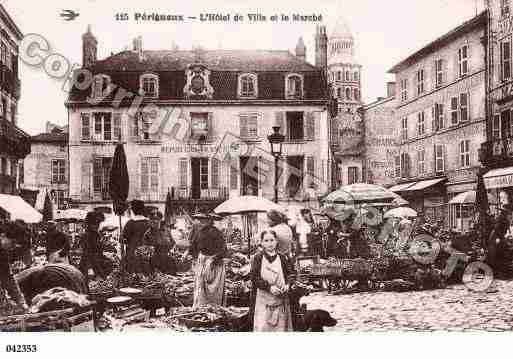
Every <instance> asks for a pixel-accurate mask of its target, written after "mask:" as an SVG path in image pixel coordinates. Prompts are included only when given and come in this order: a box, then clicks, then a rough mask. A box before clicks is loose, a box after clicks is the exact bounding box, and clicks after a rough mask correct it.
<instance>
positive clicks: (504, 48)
mask: <svg viewBox="0 0 513 359" xmlns="http://www.w3.org/2000/svg"><path fill="white" fill-rule="evenodd" d="M500 57H501V60H500V61H501V63H500V66H501V78H502V80H503V81H507V80H509V79H510V78H511V38H508V39H507V40H506V41H503V42H501V44H500Z"/></svg>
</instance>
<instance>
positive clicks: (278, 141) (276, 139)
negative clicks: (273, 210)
mask: <svg viewBox="0 0 513 359" xmlns="http://www.w3.org/2000/svg"><path fill="white" fill-rule="evenodd" d="M273 131H274V132H273V133H272V134H271V135H269V136H267V140H268V141H269V143H270V144H271V154H272V155H273V157H274V202H275V203H278V160H279V159H280V157H281V154H282V146H283V142H284V141H285V136H283V135H282V134H281V133H280V126H273Z"/></svg>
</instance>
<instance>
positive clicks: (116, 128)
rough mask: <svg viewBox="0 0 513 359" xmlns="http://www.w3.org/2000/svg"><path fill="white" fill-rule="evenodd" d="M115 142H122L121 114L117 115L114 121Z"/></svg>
mask: <svg viewBox="0 0 513 359" xmlns="http://www.w3.org/2000/svg"><path fill="white" fill-rule="evenodd" d="M113 126H114V128H113V135H114V137H113V140H115V141H119V140H121V113H115V114H114V119H113Z"/></svg>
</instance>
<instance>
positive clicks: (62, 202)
mask: <svg viewBox="0 0 513 359" xmlns="http://www.w3.org/2000/svg"><path fill="white" fill-rule="evenodd" d="M46 127H47V129H48V130H49V131H47V132H44V133H41V134H39V135H36V136H32V137H31V145H30V148H31V152H30V154H29V155H28V156H27V157H26V158H25V160H24V176H23V177H24V183H23V189H25V190H28V191H37V195H38V196H37V197H38V198H37V199H38V200H37V201H36V207H38V206H42V204H43V202H44V196H45V194H46V193H49V194H50V196H51V198H52V199H53V202H54V204H55V206H56V209H64V208H66V207H67V205H68V197H69V190H68V185H69V161H68V133H67V129H65V128H64V129H63V128H59V127H56V126H51V125H48V124H47V126H46ZM38 209H42V208H38Z"/></svg>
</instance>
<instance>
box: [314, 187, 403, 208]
mask: <svg viewBox="0 0 513 359" xmlns="http://www.w3.org/2000/svg"><path fill="white" fill-rule="evenodd" d="M396 197H397V196H396V195H395V194H394V193H393V192H391V191H389V190H388V189H386V188H384V187H382V186H378V185H375V184H369V183H354V184H351V185H347V186H342V187H340V188H339V189H337V190H336V191H334V192H331V193H330V194H328V195H327V196H326V197H324V198H323V199H322V202H324V203H345V204H357V203H373V202H381V203H388V202H392V201H393V200H394V199H395V198H396Z"/></svg>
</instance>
